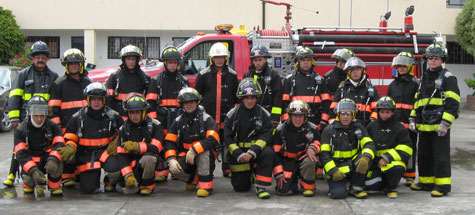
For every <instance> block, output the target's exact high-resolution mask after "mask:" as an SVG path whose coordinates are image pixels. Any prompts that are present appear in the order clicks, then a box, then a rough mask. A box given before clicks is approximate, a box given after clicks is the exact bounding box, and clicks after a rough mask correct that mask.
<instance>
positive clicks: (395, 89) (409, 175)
mask: <svg viewBox="0 0 475 215" xmlns="http://www.w3.org/2000/svg"><path fill="white" fill-rule="evenodd" d="M392 66H393V69H396V70H397V75H396V77H395V78H394V81H393V82H391V84H389V87H388V91H387V93H386V95H387V96H389V97H391V98H392V99H394V101H395V102H396V110H395V111H394V118H395V119H396V120H397V121H399V122H401V123H402V124H403V125H404V127H406V128H407V129H409V115H410V114H411V110H412V109H413V107H414V96H415V94H416V92H417V88H418V87H419V80H417V78H416V77H414V69H415V66H414V57H413V55H412V54H411V53H408V52H401V53H399V54H398V56H396V57H394V59H393V65H392ZM409 136H410V137H411V141H412V148H413V153H412V157H411V158H410V159H409V160H408V163H407V169H406V172H405V173H404V177H405V178H406V185H407V186H410V185H411V184H412V183H413V182H414V179H415V178H416V153H417V146H416V143H417V133H416V132H410V133H409Z"/></svg>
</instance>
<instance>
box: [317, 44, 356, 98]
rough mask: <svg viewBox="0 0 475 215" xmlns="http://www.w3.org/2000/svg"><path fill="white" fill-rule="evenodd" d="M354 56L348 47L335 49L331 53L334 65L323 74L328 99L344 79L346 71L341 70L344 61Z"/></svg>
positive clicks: (333, 95) (343, 66)
mask: <svg viewBox="0 0 475 215" xmlns="http://www.w3.org/2000/svg"><path fill="white" fill-rule="evenodd" d="M354 56H355V53H354V52H353V51H351V50H350V49H337V50H336V51H335V52H334V53H333V54H332V57H331V58H333V59H335V67H334V68H333V69H332V70H330V71H328V72H327V73H325V75H324V76H323V77H324V78H325V84H326V87H327V90H328V93H329V94H330V100H333V98H334V97H335V92H336V90H337V89H338V87H339V86H340V84H341V83H342V82H344V81H345V80H346V77H347V73H346V72H345V71H344V70H343V69H344V68H345V64H346V61H348V59H350V58H351V57H354Z"/></svg>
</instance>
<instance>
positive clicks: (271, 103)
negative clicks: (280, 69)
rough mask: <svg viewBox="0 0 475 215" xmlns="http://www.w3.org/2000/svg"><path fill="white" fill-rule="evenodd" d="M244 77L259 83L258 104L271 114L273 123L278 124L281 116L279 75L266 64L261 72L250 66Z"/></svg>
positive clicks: (280, 81)
mask: <svg viewBox="0 0 475 215" xmlns="http://www.w3.org/2000/svg"><path fill="white" fill-rule="evenodd" d="M244 77H251V78H254V80H256V81H258V82H259V85H260V86H261V88H262V91H263V94H262V95H261V97H260V98H259V101H258V104H260V105H261V106H262V107H264V108H265V109H266V110H267V111H269V112H270V113H271V120H272V121H273V122H280V115H281V114H282V80H281V78H280V75H279V74H278V73H277V72H276V71H274V70H273V69H272V68H271V67H269V65H268V64H267V63H266V64H265V66H264V69H263V71H261V72H257V71H256V69H255V67H254V65H251V66H250V67H249V71H247V72H246V74H245V75H244Z"/></svg>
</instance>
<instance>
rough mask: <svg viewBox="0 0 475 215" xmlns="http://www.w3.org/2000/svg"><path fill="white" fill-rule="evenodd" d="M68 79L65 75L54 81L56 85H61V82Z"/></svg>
mask: <svg viewBox="0 0 475 215" xmlns="http://www.w3.org/2000/svg"><path fill="white" fill-rule="evenodd" d="M66 78H67V75H66V74H65V75H63V76H61V77H59V78H58V79H56V81H54V83H55V84H56V85H59V84H61V82H63V81H64V80H66Z"/></svg>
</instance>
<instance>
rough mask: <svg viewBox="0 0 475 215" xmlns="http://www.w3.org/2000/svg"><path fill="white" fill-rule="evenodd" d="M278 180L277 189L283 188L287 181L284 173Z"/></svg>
mask: <svg viewBox="0 0 475 215" xmlns="http://www.w3.org/2000/svg"><path fill="white" fill-rule="evenodd" d="M276 182H277V189H279V190H280V189H282V187H283V186H284V184H285V183H287V180H285V177H284V176H283V175H282V177H280V178H278V179H276Z"/></svg>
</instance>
